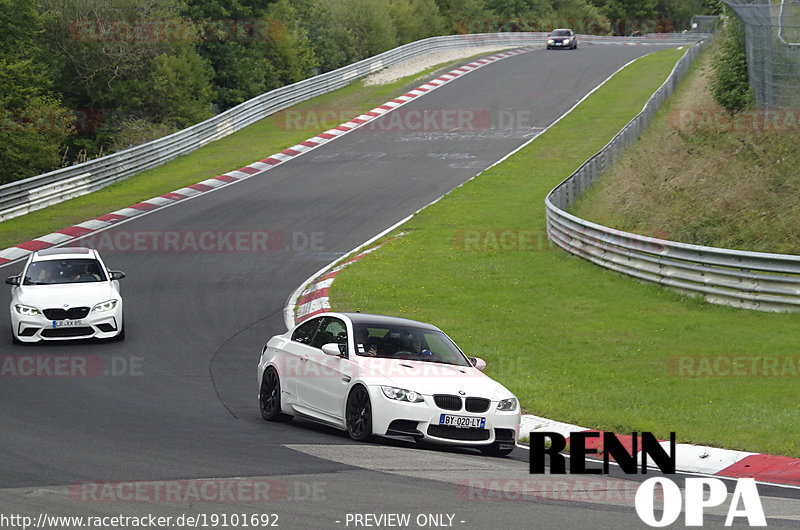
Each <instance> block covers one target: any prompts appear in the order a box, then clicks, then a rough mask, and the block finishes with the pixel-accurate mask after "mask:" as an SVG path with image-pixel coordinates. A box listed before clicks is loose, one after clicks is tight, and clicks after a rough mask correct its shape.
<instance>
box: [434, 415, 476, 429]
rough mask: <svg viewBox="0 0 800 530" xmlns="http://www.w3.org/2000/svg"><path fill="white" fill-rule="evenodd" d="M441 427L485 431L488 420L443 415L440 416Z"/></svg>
mask: <svg viewBox="0 0 800 530" xmlns="http://www.w3.org/2000/svg"><path fill="white" fill-rule="evenodd" d="M439 425H447V426H450V427H458V428H459V429H484V428H485V426H486V418H474V417H471V416H453V415H451V414H442V415H440V416H439Z"/></svg>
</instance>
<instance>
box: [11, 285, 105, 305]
mask: <svg viewBox="0 0 800 530" xmlns="http://www.w3.org/2000/svg"><path fill="white" fill-rule="evenodd" d="M112 298H117V299H119V298H120V296H119V293H118V292H117V291H116V289H114V287H113V286H112V284H111V282H108V281H106V282H85V283H64V284H55V285H23V286H20V287H19V290H18V291H17V299H18V300H19V303H21V304H24V305H29V306H32V307H36V308H39V309H48V308H55V307H64V304H67V305H68V306H69V307H81V306H88V307H93V306H94V305H95V304H98V303H100V302H105V301H106V300H110V299H112Z"/></svg>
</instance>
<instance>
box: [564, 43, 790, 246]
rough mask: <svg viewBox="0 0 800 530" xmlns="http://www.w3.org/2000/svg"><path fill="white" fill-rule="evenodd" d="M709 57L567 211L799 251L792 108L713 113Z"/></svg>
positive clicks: (695, 237)
mask: <svg viewBox="0 0 800 530" xmlns="http://www.w3.org/2000/svg"><path fill="white" fill-rule="evenodd" d="M710 58H711V53H705V54H703V55H702V56H701V57H700V58H698V61H697V62H698V63H699V64H698V67H697V68H695V69H694V70H693V71H692V72H691V73H690V74H689V75H688V76H687V77H686V79H685V80H684V81H683V82H682V83H681V85H680V87H678V90H676V92H675V93H674V94H673V96H672V97H671V98H670V99H669V101H667V102H666V104H665V105H664V106H663V107H662V109H661V110H660V111H659V113H658V114H657V115H656V117H655V119H654V120H653V122H652V124H651V125H650V127H649V128H648V130H647V131H646V132H645V133H644V134H643V135H642V138H641V139H640V140H639V142H637V144H636V145H635V146H633V147H632V148H631V149H630V150H629V151H628V152H627V153H626V154H625V155H623V156H622V157H621V159H620V161H619V162H618V163H617V164H615V165H614V167H613V168H612V169H611V170H610V171H609V172H607V173H606V174H604V175H603V176H602V177H601V178H600V179H599V180H598V182H597V184H596V185H595V186H593V187H592V188H590V189H589V190H588V192H587V193H585V194H584V195H583V197H581V199H580V200H579V201H578V202H577V203H576V204H575V206H574V207H573V208H572V210H571V211H572V213H574V214H575V215H577V216H579V217H582V218H584V219H588V220H591V221H594V222H597V223H600V224H603V225H606V226H612V227H614V228H619V229H620V230H626V231H628V232H636V233H640V234H646V235H652V234H655V235H657V236H658V237H662V238H664V239H670V240H673V241H681V242H684V243H692V244H696V245H706V246H715V247H725V248H735V249H739V250H752V251H759V252H776V253H784V254H800V201H798V197H800V134H798V132H800V113H798V112H797V110H794V109H793V110H789V111H783V112H777V111H769V112H759V111H745V112H741V113H739V114H737V115H735V116H734V115H732V114H730V113H728V112H725V111H723V109H721V108H720V107H719V106H718V105H716V103H715V102H714V100H713V98H712V97H711V96H710V94H709V92H708V88H707V86H708V78H707V76H706V74H705V72H704V69H708V68H710V67H709V59H710Z"/></svg>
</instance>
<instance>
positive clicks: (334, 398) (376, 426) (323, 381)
mask: <svg viewBox="0 0 800 530" xmlns="http://www.w3.org/2000/svg"><path fill="white" fill-rule="evenodd" d="M485 366H486V363H484V362H483V361H482V360H481V359H478V358H475V357H467V356H466V355H464V353H463V352H462V351H461V350H460V349H459V348H458V346H456V345H455V343H454V342H453V341H452V340H450V338H449V337H448V336H447V335H445V334H444V333H443V332H442V331H441V330H440V329H438V328H437V327H435V326H432V325H430V324H424V323H421V322H416V321H413V320H407V319H402V318H395V317H387V316H379V315H368V314H361V313H323V314H320V315H317V316H316V317H314V318H311V319H309V320H306V321H305V322H302V323H301V324H299V325H298V326H297V327H295V328H294V329H293V330H290V331H288V332H286V333H283V334H281V335H276V336H274V337H272V338H271V339H270V340H269V342H268V343H267V344H266V345H265V346H264V347H263V348H262V351H261V360H260V362H259V364H258V383H259V393H258V401H259V406H260V409H261V415H262V416H263V417H264V418H265V419H267V420H281V419H290V418H291V417H294V416H297V417H302V418H306V419H310V420H313V421H317V422H321V423H325V424H328V425H332V426H334V427H337V428H339V429H343V430H346V431H347V433H348V434H349V435H350V437H351V438H353V439H354V440H357V441H363V440H366V439H368V438H369V437H371V436H372V435H373V434H374V435H381V436H390V437H403V438H412V439H414V440H421V441H426V442H430V443H437V444H445V445H458V446H468V447H474V448H477V449H480V450H481V452H483V453H484V454H489V455H495V456H503V455H507V454H508V453H510V452H511V451H512V450H513V449H514V446H515V444H516V440H517V437H518V436H519V425H520V406H519V403H518V401H517V398H516V397H515V396H514V395H513V394H512V393H511V392H509V391H508V390H507V389H506V388H505V387H503V386H502V385H501V384H500V383H497V382H496V381H494V380H493V379H491V378H489V377H488V376H486V375H485V374H483V373H482V372H481V369H482V368H483V367H485Z"/></svg>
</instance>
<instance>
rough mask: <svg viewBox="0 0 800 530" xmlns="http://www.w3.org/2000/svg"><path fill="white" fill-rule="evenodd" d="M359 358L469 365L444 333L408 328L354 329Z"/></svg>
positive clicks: (361, 326)
mask: <svg viewBox="0 0 800 530" xmlns="http://www.w3.org/2000/svg"><path fill="white" fill-rule="evenodd" d="M355 337H356V339H355V345H356V355H362V356H369V357H383V358H389V359H409V360H417V361H425V362H434V363H441V364H455V365H457V366H469V365H470V362H469V360H468V359H467V358H466V357H465V356H464V354H463V353H461V350H459V349H458V346H456V345H455V344H454V343H453V341H451V340H450V339H449V338H447V335H445V334H444V333H442V332H441V331H436V330H429V329H423V328H415V327H409V326H398V327H392V326H370V325H364V324H359V325H356V326H355Z"/></svg>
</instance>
